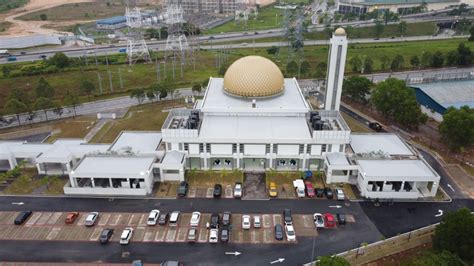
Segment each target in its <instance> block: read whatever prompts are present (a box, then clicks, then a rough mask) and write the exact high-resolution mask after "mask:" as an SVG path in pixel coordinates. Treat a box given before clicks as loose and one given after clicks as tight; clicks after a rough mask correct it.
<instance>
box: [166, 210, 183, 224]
mask: <svg viewBox="0 0 474 266" xmlns="http://www.w3.org/2000/svg"><path fill="white" fill-rule="evenodd" d="M180 215H181V212H180V211H174V212H172V213H171V215H170V223H169V225H170V226H178V221H179V216H180Z"/></svg>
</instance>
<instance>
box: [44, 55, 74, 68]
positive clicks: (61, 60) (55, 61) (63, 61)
mask: <svg viewBox="0 0 474 266" xmlns="http://www.w3.org/2000/svg"><path fill="white" fill-rule="evenodd" d="M48 63H49V64H50V65H54V66H56V67H57V68H65V67H67V66H69V57H67V56H66V55H65V54H64V53H61V52H59V53H55V54H54V55H53V56H52V57H51V58H50V59H49V60H48Z"/></svg>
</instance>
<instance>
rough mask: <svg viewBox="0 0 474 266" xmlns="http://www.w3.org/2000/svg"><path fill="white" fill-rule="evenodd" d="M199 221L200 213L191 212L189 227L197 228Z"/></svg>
mask: <svg viewBox="0 0 474 266" xmlns="http://www.w3.org/2000/svg"><path fill="white" fill-rule="evenodd" d="M199 220H201V213H200V212H193V214H191V220H190V221H189V223H190V225H191V226H199Z"/></svg>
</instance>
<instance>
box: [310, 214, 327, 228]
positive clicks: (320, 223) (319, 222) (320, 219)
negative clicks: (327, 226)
mask: <svg viewBox="0 0 474 266" xmlns="http://www.w3.org/2000/svg"><path fill="white" fill-rule="evenodd" d="M313 221H314V225H315V226H316V228H324V216H323V215H322V214H321V213H315V214H313Z"/></svg>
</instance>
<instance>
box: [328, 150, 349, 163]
mask: <svg viewBox="0 0 474 266" xmlns="http://www.w3.org/2000/svg"><path fill="white" fill-rule="evenodd" d="M326 158H327V160H328V162H329V164H331V165H349V164H350V163H349V161H348V160H347V157H346V155H345V154H344V153H340V152H331V153H327V154H326Z"/></svg>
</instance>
